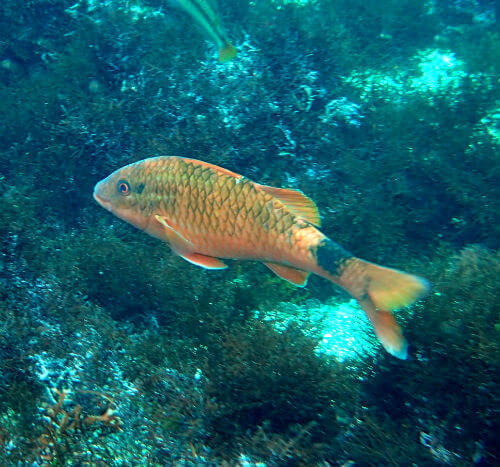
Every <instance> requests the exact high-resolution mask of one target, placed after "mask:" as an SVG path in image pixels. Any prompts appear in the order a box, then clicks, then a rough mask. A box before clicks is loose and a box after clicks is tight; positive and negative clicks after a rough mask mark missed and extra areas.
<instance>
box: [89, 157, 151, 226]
mask: <svg viewBox="0 0 500 467" xmlns="http://www.w3.org/2000/svg"><path fill="white" fill-rule="evenodd" d="M144 178H145V177H144V174H143V170H141V163H136V164H130V165H127V166H125V167H122V168H121V169H118V170H116V171H115V172H113V173H112V174H111V175H109V176H108V177H106V178H104V179H103V180H101V181H100V182H98V183H97V184H96V185H95V187H94V199H95V200H96V201H97V202H98V203H99V204H100V205H101V206H102V207H103V208H104V209H107V210H108V211H109V212H111V213H113V214H114V215H115V216H117V217H119V218H120V219H123V220H124V221H127V222H129V223H130V224H132V225H134V226H135V227H137V228H139V229H142V230H146V229H147V227H148V224H149V221H150V217H151V215H150V213H148V212H147V209H145V206H146V205H147V202H146V200H145V193H144V191H145V190H144V188H145V180H144Z"/></svg>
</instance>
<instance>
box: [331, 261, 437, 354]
mask: <svg viewBox="0 0 500 467" xmlns="http://www.w3.org/2000/svg"><path fill="white" fill-rule="evenodd" d="M338 283H339V284H340V285H341V286H342V287H344V288H345V289H346V290H347V291H348V292H349V293H350V294H351V295H352V296H353V297H354V298H356V300H358V302H359V304H360V305H361V307H362V308H363V310H364V311H365V313H366V315H367V316H368V318H369V319H370V321H371V323H372V325H373V327H374V329H375V333H376V335H377V337H378V339H379V340H380V342H381V343H382V345H383V346H384V348H385V349H386V350H387V351H388V352H389V353H390V354H392V355H394V356H395V357H398V358H401V359H405V358H406V357H407V347H408V345H407V343H406V341H405V339H404V337H403V333H402V332H401V328H400V327H399V325H398V324H397V322H396V320H395V319H394V316H393V315H392V313H391V311H392V310H395V309H397V308H401V307H404V306H408V305H411V304H412V303H413V302H415V301H416V300H418V299H419V298H420V297H422V296H423V295H425V294H426V292H427V291H428V289H429V284H428V282H427V281H426V280H425V279H422V278H420V277H418V276H414V275H412V274H407V273H404V272H401V271H397V270H396V269H390V268H386V267H383V266H378V265H376V264H373V263H369V262H368V261H363V260H361V259H359V258H355V257H352V258H350V259H349V260H347V261H346V263H345V267H344V268H343V271H342V273H341V275H340V277H339V280H338Z"/></svg>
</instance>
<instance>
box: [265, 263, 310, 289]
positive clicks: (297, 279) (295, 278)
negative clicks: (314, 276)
mask: <svg viewBox="0 0 500 467" xmlns="http://www.w3.org/2000/svg"><path fill="white" fill-rule="evenodd" d="M264 264H265V265H266V266H267V267H268V268H269V269H270V270H271V271H273V272H274V274H276V275H277V276H279V277H281V278H282V279H285V280H286V281H288V282H291V283H292V284H294V285H296V286H297V287H305V286H306V284H307V279H308V278H309V273H308V272H307V271H301V270H300V269H295V268H291V267H289V266H283V265H282V264H276V263H264Z"/></svg>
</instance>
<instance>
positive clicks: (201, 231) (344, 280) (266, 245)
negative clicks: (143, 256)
mask: <svg viewBox="0 0 500 467" xmlns="http://www.w3.org/2000/svg"><path fill="white" fill-rule="evenodd" d="M94 198H95V199H96V200H97V202H98V203H99V204H100V205H101V206H103V207H104V208H106V209H107V210H108V211H110V212H112V213H113V214H115V215H116V216H118V217H120V218H121V219H123V220H125V221H127V222H129V223H131V224H132V225H134V226H136V227H137V228H139V229H141V230H144V231H145V232H147V233H148V234H150V235H153V236H154V237H158V238H160V239H162V240H164V241H166V242H167V243H168V244H169V246H170V248H171V249H172V250H173V251H174V252H175V253H177V254H178V255H180V256H182V257H183V258H184V259H186V260H187V261H189V262H191V263H193V264H196V265H198V266H202V267H204V268H207V269H223V268H225V267H227V266H226V264H224V262H223V261H221V259H220V258H232V259H247V260H255V261H262V262H263V263H264V264H265V265H266V266H267V267H268V268H269V269H271V270H272V271H273V272H274V273H275V274H277V275H278V276H280V277H282V278H283V279H286V280H287V281H289V282H291V283H292V284H295V285H297V286H300V287H303V286H305V285H306V283H307V278H308V276H309V274H310V273H314V274H317V275H319V276H322V277H324V278H326V279H328V280H330V281H332V282H334V283H335V284H338V285H340V286H341V287H343V288H344V289H345V290H347V291H348V292H349V293H350V294H351V295H352V296H353V297H354V298H355V299H356V300H357V301H358V302H359V304H360V305H361V307H362V308H363V310H364V311H365V312H366V314H367V316H368V318H369V319H370V321H371V323H372V324H373V327H374V329H375V333H376V335H377V337H378V338H379V340H380V342H381V343H382V345H383V346H384V347H385V349H386V350H387V351H388V352H390V353H391V354H392V355H394V356H396V357H398V358H401V359H405V358H406V357H407V344H406V341H405V339H404V337H403V334H402V332H401V329H400V327H399V326H398V324H397V323H396V321H395V319H394V316H393V315H392V313H391V311H392V310H394V309H396V308H399V307H403V306H406V305H409V304H411V303H413V302H414V301H415V300H417V299H418V298H419V297H421V296H422V295H423V294H424V293H425V292H426V291H427V289H428V284H427V281H425V280H424V279H422V278H419V277H417V276H413V275H410V274H406V273H404V272H400V271H397V270H395V269H389V268H385V267H382V266H377V265H376V264H372V263H369V262H367V261H363V260H362V259H359V258H356V257H355V256H353V255H352V254H351V253H349V252H348V251H346V250H344V248H342V247H341V246H340V245H338V244H337V243H335V242H334V241H332V240H330V239H329V238H328V237H326V236H325V235H324V234H323V233H321V232H320V230H318V227H319V226H320V224H321V221H320V216H319V213H318V209H317V207H316V205H315V204H314V202H313V201H312V200H311V199H309V198H308V197H307V196H305V195H304V194H303V193H302V192H300V191H298V190H291V189H284V188H274V187H271V186H265V185H259V184H258V183H255V182H252V181H251V180H249V179H247V178H245V177H243V176H242V175H239V174H236V173H234V172H231V171H229V170H226V169H223V168H222V167H218V166H216V165H212V164H209V163H207V162H202V161H198V160H195V159H186V158H180V157H154V158H150V159H145V160H142V161H139V162H136V163H134V164H130V165H127V166H125V167H123V168H121V169H118V170H117V171H115V172H113V173H112V174H111V175H110V176H109V177H107V178H105V179H104V180H102V181H100V182H99V183H97V185H96V186H95V189H94Z"/></svg>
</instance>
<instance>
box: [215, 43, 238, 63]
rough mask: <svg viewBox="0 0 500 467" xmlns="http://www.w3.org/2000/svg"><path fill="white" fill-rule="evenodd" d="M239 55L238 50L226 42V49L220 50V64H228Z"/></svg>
mask: <svg viewBox="0 0 500 467" xmlns="http://www.w3.org/2000/svg"><path fill="white" fill-rule="evenodd" d="M237 53H238V51H237V50H236V48H235V47H234V45H232V44H230V43H229V42H226V44H225V45H224V47H221V48H220V49H219V62H222V63H224V62H228V61H229V60H232V59H233V58H234V57H236V54H237Z"/></svg>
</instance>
